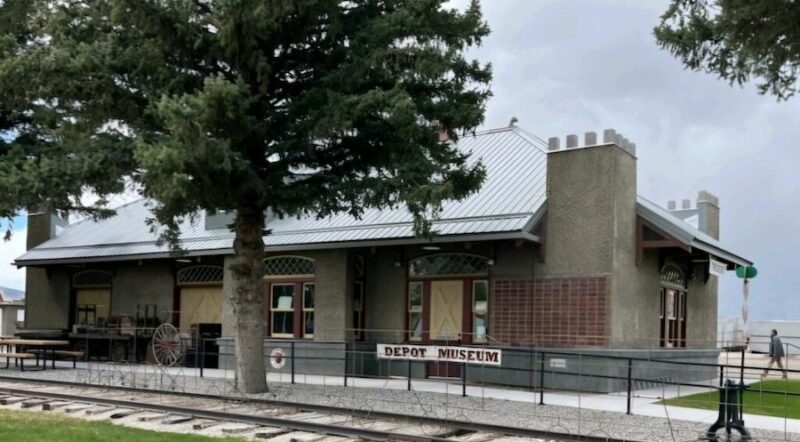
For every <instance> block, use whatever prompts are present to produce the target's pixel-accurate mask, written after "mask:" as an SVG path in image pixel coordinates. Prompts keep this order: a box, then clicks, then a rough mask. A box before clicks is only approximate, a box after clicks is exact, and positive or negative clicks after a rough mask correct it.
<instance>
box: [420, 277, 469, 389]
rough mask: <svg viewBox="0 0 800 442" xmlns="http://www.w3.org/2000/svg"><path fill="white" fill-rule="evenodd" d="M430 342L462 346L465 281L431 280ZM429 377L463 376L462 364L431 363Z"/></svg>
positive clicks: (428, 367) (428, 369) (428, 370)
mask: <svg viewBox="0 0 800 442" xmlns="http://www.w3.org/2000/svg"><path fill="white" fill-rule="evenodd" d="M430 293H431V316H430V317H431V319H430V321H431V326H430V340H431V341H438V342H442V343H443V344H448V345H458V344H459V343H461V331H462V330H463V328H462V327H463V324H464V281H462V280H453V281H431V291H430ZM427 372H428V377H446V378H458V377H461V364H457V363H453V362H429V363H428V366H427Z"/></svg>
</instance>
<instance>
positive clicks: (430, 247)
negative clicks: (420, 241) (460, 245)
mask: <svg viewBox="0 0 800 442" xmlns="http://www.w3.org/2000/svg"><path fill="white" fill-rule="evenodd" d="M422 250H426V251H428V252H436V251H439V250H442V248H441V247H439V246H435V245H433V244H430V245H427V246H422Z"/></svg>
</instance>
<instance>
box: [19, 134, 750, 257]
mask: <svg viewBox="0 0 800 442" xmlns="http://www.w3.org/2000/svg"><path fill="white" fill-rule="evenodd" d="M458 148H459V149H460V150H461V151H463V152H469V153H471V161H477V160H478V159H480V160H481V161H482V162H483V164H484V165H485V166H486V171H487V177H486V181H485V182H484V184H483V186H482V187H481V189H480V190H479V191H478V192H476V193H474V194H473V195H471V196H469V197H468V198H466V199H465V200H463V201H451V202H447V203H445V204H444V207H443V211H442V213H441V217H440V219H439V220H437V221H436V222H434V229H435V230H436V231H437V232H438V235H437V237H436V238H435V239H434V241H435V242H455V241H471V240H494V239H526V240H530V241H538V239H539V238H537V237H536V236H535V235H533V234H532V233H531V232H532V230H533V228H534V227H535V224H536V223H538V222H539V220H541V218H542V216H543V215H544V212H545V210H546V205H545V197H546V183H547V154H546V153H545V151H544V149H543V148H542V147H541V142H540V141H537V140H536V139H535V137H533V136H531V135H529V134H528V133H527V132H525V131H524V130H522V129H520V128H517V127H508V128H502V129H496V130H489V131H484V132H478V133H476V134H473V135H467V136H463V137H461V138H460V139H459V140H458ZM151 204H152V203H151V202H149V201H147V200H139V201H135V202H132V203H130V204H127V205H125V206H122V207H120V208H118V209H117V213H116V215H115V216H113V217H111V218H108V219H104V220H99V221H93V220H84V221H82V222H79V223H76V224H73V225H70V226H68V227H67V228H65V229H64V230H63V231H62V232H61V234H59V236H57V237H56V238H54V239H51V240H49V241H47V242H45V243H43V244H41V245H39V246H37V247H35V248H33V249H31V250H29V251H28V252H27V253H25V254H24V255H22V256H21V257H19V258H17V260H16V264H17V265H39V264H50V263H57V262H84V261H105V260H124V259H147V258H158V257H168V256H170V251H169V249H168V246H166V245H159V244H157V242H156V240H157V235H156V234H154V233H152V232H150V229H149V227H148V226H147V225H146V223H145V220H146V219H147V218H149V217H151V213H150V208H149V207H150V206H151ZM637 213H638V214H639V215H640V216H642V217H643V218H645V219H646V220H648V221H649V222H651V223H653V224H654V225H656V226H658V227H659V228H661V229H662V230H664V231H665V232H667V233H669V234H671V235H673V236H674V237H675V238H676V239H677V240H679V241H681V242H682V243H685V244H686V245H688V246H690V247H696V248H698V249H700V250H704V251H707V252H708V253H711V254H712V255H714V256H717V257H720V258H723V259H726V260H728V261H730V262H734V263H737V264H741V265H747V264H749V261H747V260H745V259H744V258H741V257H739V256H737V255H735V254H733V253H731V252H728V251H726V249H725V248H724V247H723V246H722V245H721V244H720V243H719V242H718V241H716V240H714V239H713V238H711V237H710V236H708V235H706V234H704V233H702V232H700V231H699V230H697V229H696V228H694V227H692V226H690V225H689V224H686V223H685V222H684V221H682V220H680V219H679V218H677V217H675V216H673V215H671V214H670V213H669V212H668V211H666V210H664V209H661V208H660V207H658V206H657V205H655V204H653V203H651V202H649V201H647V200H646V199H644V198H642V197H639V199H638V202H637ZM196 218H197V220H196V221H195V222H194V223H191V222H189V221H186V222H184V223H183V224H182V225H181V247H182V248H183V249H184V250H185V251H186V252H187V254H188V255H190V256H191V255H219V254H227V253H232V248H233V234H232V233H231V232H229V231H227V230H226V229H211V230H207V229H206V228H205V225H204V222H203V214H202V213H200V214H198V216H197V217H196ZM267 228H269V229H270V230H271V232H272V233H271V234H270V235H268V236H266V237H264V243H265V244H266V247H267V250H270V251H283V250H302V249H322V248H340V247H359V246H373V245H374V246H379V245H389V244H413V243H420V242H424V241H422V240H420V239H416V238H414V235H413V223H412V218H411V214H410V213H409V212H408V211H407V210H406V209H405V208H396V209H387V210H377V209H373V210H367V211H366V212H365V213H364V214H363V216H362V217H361V218H360V219H355V218H353V217H351V216H349V215H347V214H339V215H335V216H331V217H328V218H323V219H316V218H314V217H306V218H301V219H298V218H283V219H274V220H270V221H269V223H268V225H267Z"/></svg>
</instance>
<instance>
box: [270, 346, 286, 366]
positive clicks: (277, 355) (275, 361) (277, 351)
mask: <svg viewBox="0 0 800 442" xmlns="http://www.w3.org/2000/svg"><path fill="white" fill-rule="evenodd" d="M269 363H270V364H271V365H272V368H275V369H278V368H283V366H284V365H286V353H284V352H283V349H282V348H274V349H272V352H271V353H270V354H269Z"/></svg>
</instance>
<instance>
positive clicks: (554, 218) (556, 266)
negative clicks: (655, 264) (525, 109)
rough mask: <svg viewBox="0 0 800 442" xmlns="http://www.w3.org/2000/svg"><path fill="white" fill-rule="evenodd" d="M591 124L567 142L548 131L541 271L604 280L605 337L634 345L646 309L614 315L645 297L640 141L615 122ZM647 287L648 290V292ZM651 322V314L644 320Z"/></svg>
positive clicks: (612, 342)
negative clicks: (639, 244) (594, 128)
mask: <svg viewBox="0 0 800 442" xmlns="http://www.w3.org/2000/svg"><path fill="white" fill-rule="evenodd" d="M597 138H598V137H597V134H595V133H594V132H587V133H586V134H585V135H584V137H583V143H582V144H581V143H580V140H579V137H578V136H577V135H568V136H567V138H566V147H565V148H564V149H561V148H560V141H559V139H558V138H550V140H549V142H548V150H549V152H548V154H547V215H546V216H547V218H546V233H545V235H544V239H545V244H546V247H545V257H544V258H545V259H544V263H542V264H541V265H540V266H539V269H540V272H539V273H540V274H542V275H544V276H545V277H556V278H562V279H567V280H575V279H579V280H580V279H583V278H589V279H595V280H603V281H604V282H603V284H602V286H603V289H602V291H603V292H605V293H603V296H601V298H603V297H604V306H605V308H606V309H607V311H608V312H612V313H610V314H611V315H612V318H613V320H610V321H607V322H606V323H605V324H604V328H605V329H604V331H603V332H602V333H603V335H604V337H605V342H606V344H607V345H611V346H619V345H626V346H636V345H640V344H641V343H639V344H637V343H636V342H631V341H630V336H634V335H641V334H643V333H644V334H646V333H647V331H643V330H645V327H646V325H645V321H643V320H642V318H641V317H640V316H641V315H627V316H626V315H619V316H613V315H614V313H613V312H623V311H625V310H626V306H630V305H639V304H641V303H642V302H648V301H647V298H645V297H643V291H642V290H641V285H640V284H639V281H638V280H637V272H638V270H639V269H638V268H637V266H636V145H635V144H633V143H631V142H630V141H629V140H628V139H627V138H625V137H624V136H622V135H621V134H619V133H617V132H616V131H615V130H613V129H606V130H605V131H603V140H602V142H599V141H598V139H597ZM648 295H649V294H648ZM647 324H649V322H647Z"/></svg>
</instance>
